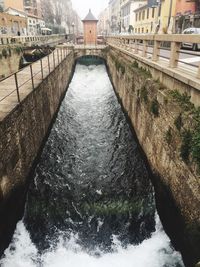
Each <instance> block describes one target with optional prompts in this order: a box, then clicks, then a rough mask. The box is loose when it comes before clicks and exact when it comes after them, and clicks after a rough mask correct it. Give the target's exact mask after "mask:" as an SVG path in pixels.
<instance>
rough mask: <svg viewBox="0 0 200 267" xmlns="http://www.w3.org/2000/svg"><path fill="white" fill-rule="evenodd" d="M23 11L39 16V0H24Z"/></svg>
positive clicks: (40, 12) (40, 14)
mask: <svg viewBox="0 0 200 267" xmlns="http://www.w3.org/2000/svg"><path fill="white" fill-rule="evenodd" d="M24 11H25V12H27V13H28V14H31V15H34V16H38V17H41V16H42V11H41V2H40V0H24Z"/></svg>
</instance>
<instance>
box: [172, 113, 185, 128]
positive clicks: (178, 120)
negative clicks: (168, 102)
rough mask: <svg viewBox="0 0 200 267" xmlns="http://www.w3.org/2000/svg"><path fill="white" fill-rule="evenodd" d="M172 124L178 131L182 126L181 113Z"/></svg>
mask: <svg viewBox="0 0 200 267" xmlns="http://www.w3.org/2000/svg"><path fill="white" fill-rule="evenodd" d="M174 125H175V126H176V128H177V130H178V131H179V132H180V130H181V128H182V126H183V119H182V114H181V113H180V114H179V115H178V117H177V118H176V119H175V121H174Z"/></svg>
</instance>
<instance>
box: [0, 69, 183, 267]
mask: <svg viewBox="0 0 200 267" xmlns="http://www.w3.org/2000/svg"><path fill="white" fill-rule="evenodd" d="M0 263H1V264H2V266H6V267H7V266H8V267H9V266H10V267H16V266H20V267H21V266H26V267H28V266H45V267H46V266H70V267H71V266H74V267H76V266H79V267H80V266H87V267H90V266H93V267H97V266H102V267H108V266H120V267H129V266H130V267H131V266H134V267H143V266H144V267H146V266H149V267H162V266H163V267H164V266H165V267H167V266H168V267H173V266H176V267H178V266H183V265H182V263H181V257H180V255H179V254H178V253H177V252H175V251H174V250H173V248H172V247H171V245H170V241H169V239H168V237H167V236H166V234H165V233H164V231H163V229H162V226H161V224H160V221H159V218H158V216H157V215H156V211H155V203H154V195H153V189H152V186H151V183H150V179H149V175H148V172H147V168H146V166H145V163H144V161H143V159H142V156H141V154H140V151H139V149H138V146H137V144H136V141H135V140H134V138H133V135H132V132H131V130H130V127H129V125H128V123H127V121H126V118H125V115H124V114H123V112H122V110H121V106H120V104H119V103H118V101H117V98H116V96H115V94H114V91H113V88H112V85H111V83H110V80H109V78H108V75H107V72H106V68H105V66H104V65H90V66H84V65H80V64H78V65H77V66H76V71H75V74H74V78H73V80H72V82H71V84H70V87H69V89H68V92H67V94H66V97H65V99H64V101H63V103H62V105H61V108H60V111H59V114H58V117H57V120H56V122H55V124H54V126H53V129H52V131H51V134H50V136H49V139H48V141H47V143H46V146H45V148H44V151H43V153H42V156H41V159H40V162H39V163H38V165H37V168H36V170H35V176H34V181H33V183H32V185H31V187H30V190H29V194H28V199H27V204H26V211H25V215H24V219H23V221H22V222H20V223H19V224H18V227H17V229H16V232H15V235H14V238H13V242H12V244H11V245H10V248H9V249H8V250H6V252H5V256H4V258H3V259H2V260H1V261H0ZM14 264H15V265H14Z"/></svg>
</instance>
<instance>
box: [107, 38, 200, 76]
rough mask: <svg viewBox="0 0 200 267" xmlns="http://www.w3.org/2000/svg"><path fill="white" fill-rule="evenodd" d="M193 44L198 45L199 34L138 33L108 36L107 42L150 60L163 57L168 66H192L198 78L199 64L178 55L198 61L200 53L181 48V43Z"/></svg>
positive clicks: (157, 60) (199, 73)
mask: <svg viewBox="0 0 200 267" xmlns="http://www.w3.org/2000/svg"><path fill="white" fill-rule="evenodd" d="M187 43H189V44H193V47H194V48H197V47H198V45H199V47H200V35H199V34H192V35H190V34H144V35H143V34H140V35H139V34H138V35H130V36H129V35H126V36H109V37H107V44H109V45H111V46H115V47H116V48H119V49H120V48H121V49H123V50H126V51H128V52H131V53H132V54H134V55H138V56H140V57H143V58H147V59H148V60H151V61H152V62H159V60H160V59H163V60H164V61H165V62H167V66H168V67H170V68H173V69H175V68H177V67H178V66H179V65H180V64H182V65H183V64H186V65H189V66H190V67H193V68H194V69H195V70H194V71H195V73H196V74H195V75H196V77H197V78H199V79H200V64H199V63H197V62H198V60H197V61H196V63H195V64H193V63H190V62H189V61H188V62H187V60H183V58H181V57H180V55H181V54H189V55H190V56H194V57H198V56H199V62H200V54H199V55H198V54H197V53H196V52H191V51H190V52H188V51H183V50H181V48H182V44H187Z"/></svg>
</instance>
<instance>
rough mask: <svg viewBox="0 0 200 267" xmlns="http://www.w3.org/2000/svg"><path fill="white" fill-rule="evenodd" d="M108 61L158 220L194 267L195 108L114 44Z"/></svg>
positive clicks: (199, 200) (197, 240) (198, 238)
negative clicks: (147, 171)
mask: <svg viewBox="0 0 200 267" xmlns="http://www.w3.org/2000/svg"><path fill="white" fill-rule="evenodd" d="M107 64H108V67H109V71H110V76H111V79H112V82H113V85H114V87H115V90H116V93H117V95H118V97H119V99H120V100H121V102H122V106H123V108H124V109H125V111H126V113H127V115H128V117H129V118H130V120H131V122H132V126H133V128H134V130H135V133H136V136H137V138H138V141H139V143H140V145H141V147H142V149H143V151H144V153H145V155H146V157H147V160H148V162H149V164H150V167H151V169H152V171H153V173H154V175H153V184H154V187H155V193H156V202H157V208H158V211H159V214H160V215H161V219H162V222H163V224H164V226H165V229H166V231H167V233H168V234H169V236H170V237H171V239H172V241H173V244H174V245H175V247H176V248H178V249H179V250H181V252H182V254H183V257H184V260H185V263H186V266H193V265H195V264H196V263H197V262H198V260H199V257H200V252H199V245H200V231H199V227H200V221H199V218H200V210H199V206H200V194H199V192H200V183H199V158H198V155H197V154H198V153H196V152H197V151H198V133H199V131H198V129H199V128H198V125H199V119H198V118H199V117H198V114H199V113H198V112H199V111H198V108H195V107H194V105H193V104H192V103H191V102H190V98H189V97H188V96H187V95H186V94H184V95H182V94H180V93H179V92H178V91H176V90H173V91H172V90H170V88H167V87H166V86H163V85H162V84H161V83H160V82H159V81H155V80H153V78H152V75H151V72H150V71H149V70H148V67H147V66H145V64H143V63H138V62H137V61H135V60H134V59H133V58H131V57H130V56H128V55H126V54H123V53H120V52H119V51H117V50H116V49H110V52H109V53H108V58H107ZM195 141H196V142H195Z"/></svg>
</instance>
